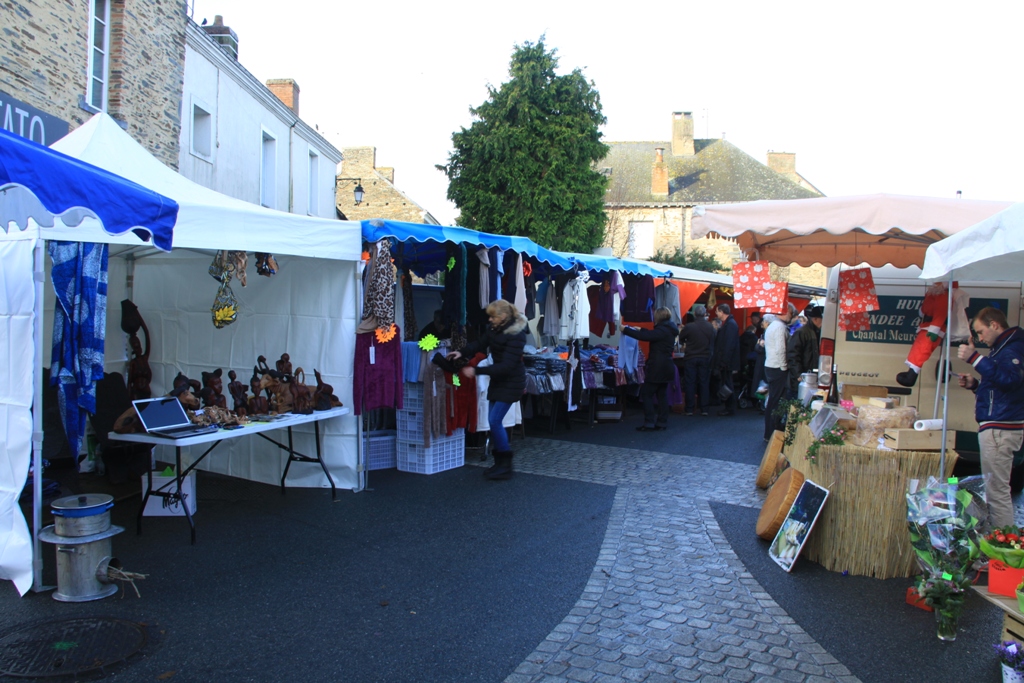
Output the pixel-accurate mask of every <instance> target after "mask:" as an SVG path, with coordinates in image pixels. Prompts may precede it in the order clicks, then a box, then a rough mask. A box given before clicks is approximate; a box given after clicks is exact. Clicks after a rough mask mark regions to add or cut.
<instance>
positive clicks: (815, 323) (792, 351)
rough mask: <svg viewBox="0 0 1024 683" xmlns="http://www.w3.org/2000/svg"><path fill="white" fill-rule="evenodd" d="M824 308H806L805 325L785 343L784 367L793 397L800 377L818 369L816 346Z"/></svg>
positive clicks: (819, 335) (798, 386) (819, 336)
mask: <svg viewBox="0 0 1024 683" xmlns="http://www.w3.org/2000/svg"><path fill="white" fill-rule="evenodd" d="M824 314H825V307H824V306H808V307H807V309H806V310H805V311H804V315H806V316H807V323H806V324H805V325H802V326H801V327H800V329H799V330H797V331H796V332H795V333H793V335H792V336H791V337H790V338H789V341H788V342H786V365H788V366H789V390H790V393H791V394H792V395H793V396H796V395H797V391H798V390H799V388H800V375H802V374H804V373H805V372H812V371H814V370H817V369H818V344H819V342H820V341H821V318H822V316H823V315H824Z"/></svg>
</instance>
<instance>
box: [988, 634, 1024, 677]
mask: <svg viewBox="0 0 1024 683" xmlns="http://www.w3.org/2000/svg"><path fill="white" fill-rule="evenodd" d="M993 647H994V648H995V649H996V654H998V655H999V666H1000V668H1002V670H1003V683H1024V647H1021V645H1020V644H1019V643H1017V642H1016V641H1013V640H1004V641H1003V642H1001V643H996V644H995V645H993Z"/></svg>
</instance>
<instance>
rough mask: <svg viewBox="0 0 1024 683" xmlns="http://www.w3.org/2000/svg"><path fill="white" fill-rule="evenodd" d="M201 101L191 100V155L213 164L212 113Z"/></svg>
mask: <svg viewBox="0 0 1024 683" xmlns="http://www.w3.org/2000/svg"><path fill="white" fill-rule="evenodd" d="M210 110H211V107H208V106H207V105H206V104H205V103H204V102H203V101H202V100H199V99H197V98H192V141H191V143H192V144H191V151H192V154H193V155H195V156H197V157H199V158H200V159H203V160H205V161H209V162H210V163H213V113H212V112H211V111H210Z"/></svg>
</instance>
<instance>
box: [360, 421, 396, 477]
mask: <svg viewBox="0 0 1024 683" xmlns="http://www.w3.org/2000/svg"><path fill="white" fill-rule="evenodd" d="M396 439H397V434H396V432H395V430H393V429H387V430H382V431H376V432H364V433H363V458H364V461H365V463H366V469H367V470H386V469H390V468H392V467H397V466H398V459H397V451H396V450H395V441H396Z"/></svg>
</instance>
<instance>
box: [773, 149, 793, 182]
mask: <svg viewBox="0 0 1024 683" xmlns="http://www.w3.org/2000/svg"><path fill="white" fill-rule="evenodd" d="M768 168H770V169H772V170H773V171H775V172H776V173H781V174H782V175H784V176H786V177H790V178H791V177H793V176H795V175H796V154H794V153H793V152H768Z"/></svg>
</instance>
